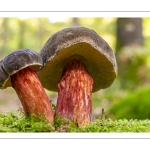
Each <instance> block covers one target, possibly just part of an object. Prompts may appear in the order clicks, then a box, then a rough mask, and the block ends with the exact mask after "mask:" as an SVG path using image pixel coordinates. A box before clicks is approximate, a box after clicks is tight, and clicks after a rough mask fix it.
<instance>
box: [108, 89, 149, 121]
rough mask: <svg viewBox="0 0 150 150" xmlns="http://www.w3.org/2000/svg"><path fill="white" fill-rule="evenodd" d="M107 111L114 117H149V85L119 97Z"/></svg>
mask: <svg viewBox="0 0 150 150" xmlns="http://www.w3.org/2000/svg"><path fill="white" fill-rule="evenodd" d="M109 112H110V113H111V114H113V116H114V117H115V118H116V119H120V118H127V119H130V118H133V119H148V118H150V87H145V88H140V89H138V90H136V91H133V92H132V93H128V95H127V96H125V97H124V98H121V99H120V100H119V102H116V104H114V105H113V106H112V107H110V109H109Z"/></svg>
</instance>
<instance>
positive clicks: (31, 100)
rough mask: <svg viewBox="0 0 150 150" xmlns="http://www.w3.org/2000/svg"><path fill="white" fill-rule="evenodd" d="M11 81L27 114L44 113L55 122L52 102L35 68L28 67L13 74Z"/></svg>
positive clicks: (50, 121) (50, 120) (49, 119)
mask: <svg viewBox="0 0 150 150" xmlns="http://www.w3.org/2000/svg"><path fill="white" fill-rule="evenodd" d="M11 83H12V86H13V88H14V89H15V91H16V93H17V95H18V97H19V98H20V101H21V103H22V106H23V109H24V112H25V114H26V115H28V114H30V113H34V114H35V115H44V117H45V118H46V119H47V120H48V121H49V123H52V122H53V111H52V106H51V103H50V101H49V99H48V97H47V95H46V92H45V91H44V88H43V87H42V84H41V82H40V81H39V79H38V76H37V74H36V72H35V71H34V70H32V69H31V68H29V67H27V68H25V69H22V70H20V71H19V72H17V73H16V74H14V75H12V76H11Z"/></svg>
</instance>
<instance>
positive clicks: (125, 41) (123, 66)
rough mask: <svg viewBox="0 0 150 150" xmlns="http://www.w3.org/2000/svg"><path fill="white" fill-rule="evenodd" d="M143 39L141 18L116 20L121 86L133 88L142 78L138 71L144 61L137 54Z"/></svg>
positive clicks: (117, 54) (117, 55)
mask: <svg viewBox="0 0 150 150" xmlns="http://www.w3.org/2000/svg"><path fill="white" fill-rule="evenodd" d="M143 41H144V38H143V35H142V19H141V18H119V19H118V20H117V43H116V57H117V62H118V77H119V78H120V81H121V87H122V88H130V89H131V88H135V87H136V86H137V85H138V84H140V82H141V80H142V79H141V77H140V76H139V74H138V72H139V68H140V66H141V65H143V63H144V61H143V58H142V57H141V58H140V57H137V56H138V53H139V52H140V50H141V47H142V45H143Z"/></svg>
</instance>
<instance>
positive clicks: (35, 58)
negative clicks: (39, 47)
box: [0, 49, 43, 89]
mask: <svg viewBox="0 0 150 150" xmlns="http://www.w3.org/2000/svg"><path fill="white" fill-rule="evenodd" d="M42 65H43V61H42V59H41V56H40V55H39V54H38V53H37V52H35V51H33V50H30V49H20V50H17V51H14V52H12V53H11V54H9V55H8V56H6V57H5V58H4V59H3V60H2V61H1V62H0V88H1V89H4V88H7V87H9V86H12V85H11V80H10V76H11V75H13V74H15V73H17V72H18V71H19V70H21V69H23V68H26V67H30V68H32V69H33V70H35V71H37V70H39V69H40V67H41V66H42Z"/></svg>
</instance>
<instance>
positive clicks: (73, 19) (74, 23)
mask: <svg viewBox="0 0 150 150" xmlns="http://www.w3.org/2000/svg"><path fill="white" fill-rule="evenodd" d="M72 26H79V20H78V18H72Z"/></svg>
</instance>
